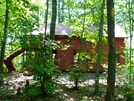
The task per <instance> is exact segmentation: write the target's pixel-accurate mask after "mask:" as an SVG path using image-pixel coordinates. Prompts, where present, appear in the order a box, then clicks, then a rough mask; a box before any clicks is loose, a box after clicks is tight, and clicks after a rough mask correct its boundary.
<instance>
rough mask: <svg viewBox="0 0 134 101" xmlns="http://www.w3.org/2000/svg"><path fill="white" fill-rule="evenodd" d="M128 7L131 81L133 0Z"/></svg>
mask: <svg viewBox="0 0 134 101" xmlns="http://www.w3.org/2000/svg"><path fill="white" fill-rule="evenodd" d="M128 9H129V10H128V14H129V24H130V25H129V33H130V40H129V41H130V44H129V45H130V46H129V47H130V48H129V49H130V50H129V52H130V54H129V64H130V65H129V82H131V74H132V56H131V55H132V51H131V50H132V31H133V30H132V28H133V27H132V11H131V10H132V5H131V0H129V5H128Z"/></svg>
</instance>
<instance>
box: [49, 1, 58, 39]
mask: <svg viewBox="0 0 134 101" xmlns="http://www.w3.org/2000/svg"><path fill="white" fill-rule="evenodd" d="M56 16H57V1H56V0H52V18H51V25H50V40H54V36H55V24H56Z"/></svg>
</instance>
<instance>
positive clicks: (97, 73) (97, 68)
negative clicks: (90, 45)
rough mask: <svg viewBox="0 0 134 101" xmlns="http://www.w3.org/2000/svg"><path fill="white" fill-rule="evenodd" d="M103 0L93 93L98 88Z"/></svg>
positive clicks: (103, 3)
mask: <svg viewBox="0 0 134 101" xmlns="http://www.w3.org/2000/svg"><path fill="white" fill-rule="evenodd" d="M104 6H105V0H103V2H102V5H101V11H100V12H101V16H100V27H99V40H98V54H97V60H96V72H95V90H94V93H98V90H99V71H100V61H101V49H102V37H103V21H104V18H103V15H104Z"/></svg>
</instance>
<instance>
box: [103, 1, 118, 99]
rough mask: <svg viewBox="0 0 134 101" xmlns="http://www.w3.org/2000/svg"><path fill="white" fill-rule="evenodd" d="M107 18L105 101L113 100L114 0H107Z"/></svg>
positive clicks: (114, 57)
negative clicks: (107, 51) (107, 50)
mask: <svg viewBox="0 0 134 101" xmlns="http://www.w3.org/2000/svg"><path fill="white" fill-rule="evenodd" d="M107 20H108V44H109V54H108V78H107V91H106V96H105V101H114V86H115V66H116V65H115V61H116V60H115V59H116V56H115V31H114V30H115V17H114V1H113V0H107Z"/></svg>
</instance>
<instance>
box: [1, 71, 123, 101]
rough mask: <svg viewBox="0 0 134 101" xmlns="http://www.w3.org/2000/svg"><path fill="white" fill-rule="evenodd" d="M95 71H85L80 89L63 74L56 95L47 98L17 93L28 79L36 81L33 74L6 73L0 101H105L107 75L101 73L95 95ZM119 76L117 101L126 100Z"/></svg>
mask: <svg viewBox="0 0 134 101" xmlns="http://www.w3.org/2000/svg"><path fill="white" fill-rule="evenodd" d="M94 77H95V74H94V73H83V75H82V78H81V79H82V80H84V81H83V82H81V83H79V85H78V86H79V89H78V90H75V89H73V87H74V83H73V82H72V81H69V76H68V74H62V76H59V77H58V79H57V80H56V86H57V90H56V91H55V94H56V95H55V96H48V97H47V98H46V97H45V98H37V96H36V97H35V96H27V95H25V94H23V93H22V94H21V95H16V92H17V89H18V88H19V87H20V88H21V89H23V88H24V87H25V82H26V80H29V82H30V84H31V83H33V82H34V81H33V80H32V78H33V76H23V73H16V72H14V73H10V74H6V77H5V78H4V81H5V82H4V85H3V87H1V88H0V101H104V98H105V94H106V82H107V81H106V75H104V74H100V80H99V83H100V85H99V88H100V89H99V93H98V94H96V95H94V94H93V92H94ZM120 80H121V79H120V78H119V77H118V79H117V80H116V87H115V101H126V100H125V98H124V95H123V94H124V91H123V90H122V88H121V86H122V85H123V83H124V82H121V81H123V80H121V81H120Z"/></svg>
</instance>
